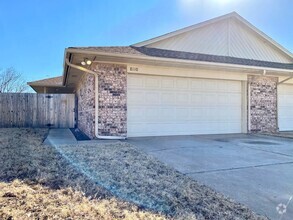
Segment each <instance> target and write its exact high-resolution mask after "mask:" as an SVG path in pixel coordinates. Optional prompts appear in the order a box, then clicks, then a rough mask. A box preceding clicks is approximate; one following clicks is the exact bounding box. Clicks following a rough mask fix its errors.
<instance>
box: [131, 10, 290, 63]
mask: <svg viewBox="0 0 293 220" xmlns="http://www.w3.org/2000/svg"><path fill="white" fill-rule="evenodd" d="M231 17H233V18H235V19H237V20H238V21H240V22H241V23H242V24H244V25H246V27H248V28H249V29H251V30H252V31H254V32H255V33H257V34H258V35H259V36H260V37H261V38H263V39H264V40H266V41H268V42H269V43H270V44H272V45H274V46H275V47H276V48H278V49H279V50H280V51H282V52H283V53H285V54H287V55H288V56H289V57H291V58H293V54H292V53H291V52H290V51H288V50H287V49H286V48H284V47H283V46H282V45H280V44H279V43H277V42H276V41H275V40H273V39H272V38H271V37H269V36H268V35H266V34H265V33H264V32H262V31H260V30H259V29H257V28H256V27H255V26H254V25H252V24H251V23H250V22H248V21H247V20H245V19H244V18H243V17H241V16H240V15H239V14H238V13H236V12H231V13H229V14H226V15H222V16H219V17H216V18H213V19H210V20H207V21H204V22H201V23H198V24H195V25H192V26H189V27H186V28H182V29H179V30H177V31H173V32H170V33H167V34H164V35H161V36H159V37H155V38H152V39H149V40H146V41H143V42H140V43H136V44H133V45H132V46H135V47H143V46H147V45H149V44H152V43H155V42H159V41H162V40H165V39H167V38H171V37H174V36H176V35H180V34H182V33H186V32H189V31H191V30H195V29H197V28H201V27H204V26H207V25H210V24H213V23H216V22H218V21H221V20H224V19H227V18H231Z"/></svg>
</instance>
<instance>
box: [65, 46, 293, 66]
mask: <svg viewBox="0 0 293 220" xmlns="http://www.w3.org/2000/svg"><path fill="white" fill-rule="evenodd" d="M69 49H77V50H82V51H84V52H85V53H86V52H87V51H89V52H96V53H109V54H111V55H113V54H117V55H136V56H138V57H142V58H143V57H154V58H155V57H160V58H169V59H182V60H192V61H204V62H213V63H224V64H237V65H245V66H258V67H269V68H277V69H288V70H293V63H276V62H267V61H260V60H251V59H243V58H236V57H229V56H218V55H209V54H200V53H190V52H182V51H173V50H165V49H157V48H149V47H134V46H130V47H128V46H125V47H70V48H69Z"/></svg>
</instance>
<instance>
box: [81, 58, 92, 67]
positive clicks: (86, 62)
mask: <svg viewBox="0 0 293 220" xmlns="http://www.w3.org/2000/svg"><path fill="white" fill-rule="evenodd" d="M80 64H81V65H82V66H85V65H88V66H89V65H91V64H92V61H91V60H89V59H88V58H85V59H84V60H83V61H81V62H80Z"/></svg>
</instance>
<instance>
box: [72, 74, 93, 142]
mask: <svg viewBox="0 0 293 220" xmlns="http://www.w3.org/2000/svg"><path fill="white" fill-rule="evenodd" d="M76 98H77V103H78V104H77V126H78V128H79V129H80V130H81V131H82V132H84V133H85V134H86V135H87V136H89V137H90V138H92V139H93V138H94V137H95V77H94V76H93V75H92V74H84V76H83V77H82V79H81V81H80V82H79V84H78V87H77V91H76Z"/></svg>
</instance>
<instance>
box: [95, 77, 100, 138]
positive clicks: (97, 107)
mask: <svg viewBox="0 0 293 220" xmlns="http://www.w3.org/2000/svg"><path fill="white" fill-rule="evenodd" d="M95 135H96V137H97V138H98V137H99V77H98V75H97V74H96V75H95Z"/></svg>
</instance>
